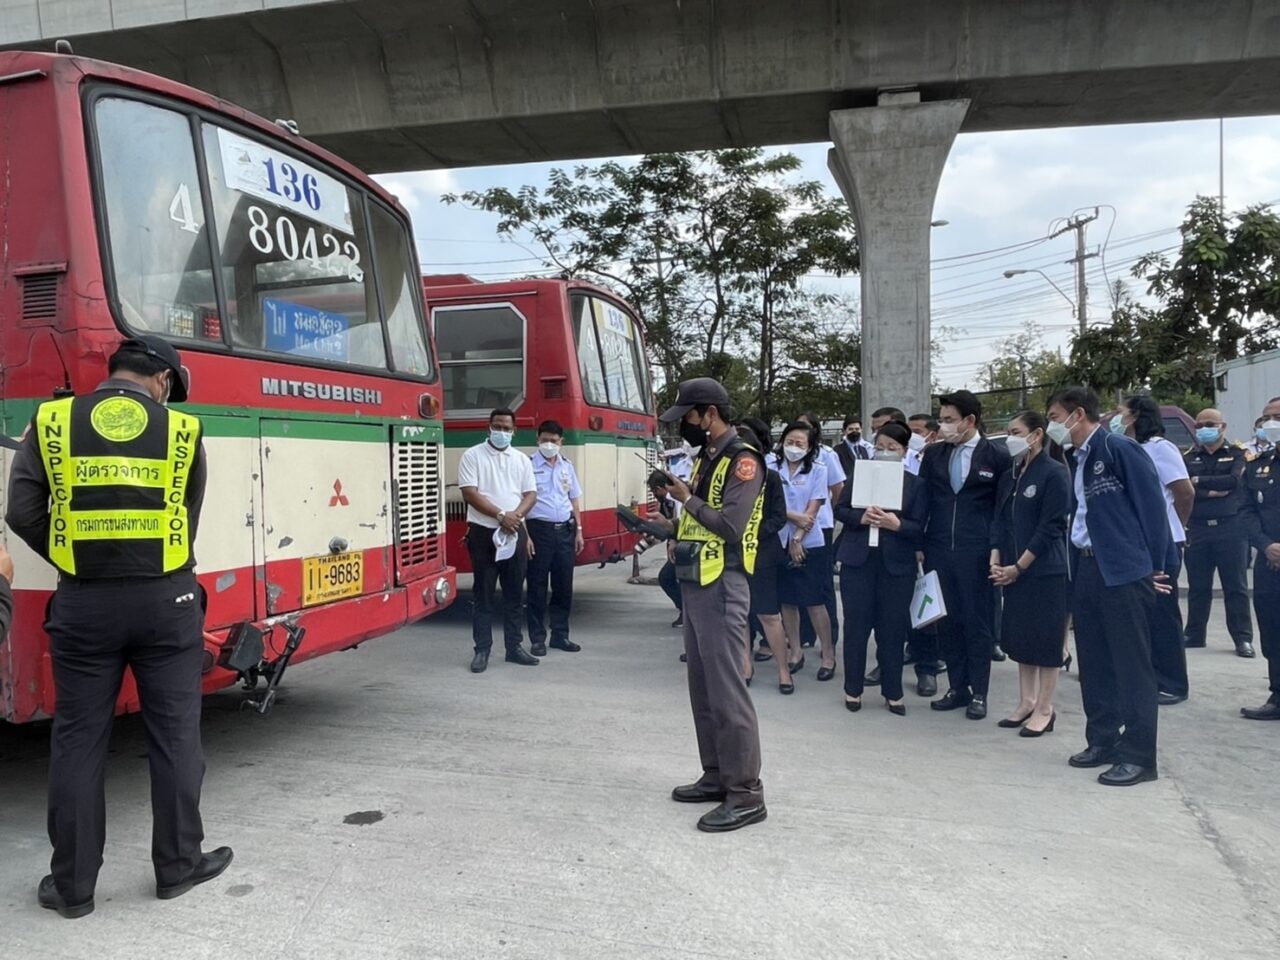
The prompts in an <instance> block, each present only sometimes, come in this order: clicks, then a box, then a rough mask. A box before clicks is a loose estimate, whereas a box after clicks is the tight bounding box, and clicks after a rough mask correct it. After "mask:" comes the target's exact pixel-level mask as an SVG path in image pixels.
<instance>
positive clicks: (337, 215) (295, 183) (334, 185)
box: [218, 128, 353, 234]
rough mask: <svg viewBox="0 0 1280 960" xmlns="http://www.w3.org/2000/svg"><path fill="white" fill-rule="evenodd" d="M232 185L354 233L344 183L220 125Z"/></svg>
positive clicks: (221, 149) (225, 165)
mask: <svg viewBox="0 0 1280 960" xmlns="http://www.w3.org/2000/svg"><path fill="white" fill-rule="evenodd" d="M218 147H219V152H220V153H221V154H222V176H223V179H224V180H225V181H226V184H227V186H228V187H230V188H231V189H232V190H239V191H240V192H241V193H247V194H250V195H252V196H255V197H258V198H259V199H262V200H265V201H267V202H268V203H270V204H273V205H274V206H277V207H282V208H284V209H286V210H292V211H295V212H297V213H300V214H301V215H302V216H304V217H307V218H309V219H311V220H318V221H319V222H320V223H323V224H327V225H328V226H330V227H333V228H334V229H335V230H341V231H342V232H343V233H347V234H350V233H352V232H353V231H352V229H351V205H350V204H349V203H348V201H347V190H346V187H344V186H343V185H342V184H341V183H339V182H338V181H337V180H335V179H334V178H333V177H331V176H329V175H328V174H325V173H321V172H320V171H319V170H316V169H315V168H314V167H310V166H307V164H305V163H303V162H302V161H301V160H297V159H295V158H293V157H291V156H288V155H287V154H283V153H279V152H277V151H275V150H272V149H271V148H270V147H267V146H264V145H263V144H261V143H258V142H257V141H254V140H249V139H247V138H245V137H241V136H238V135H237V134H234V133H232V132H231V131H230V130H225V129H222V128H219V129H218Z"/></svg>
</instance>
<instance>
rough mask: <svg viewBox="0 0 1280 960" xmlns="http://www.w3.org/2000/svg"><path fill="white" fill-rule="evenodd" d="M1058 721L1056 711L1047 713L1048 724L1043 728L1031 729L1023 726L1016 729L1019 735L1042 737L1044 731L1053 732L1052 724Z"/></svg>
mask: <svg viewBox="0 0 1280 960" xmlns="http://www.w3.org/2000/svg"><path fill="white" fill-rule="evenodd" d="M1057 721H1058V711H1056V710H1055V711H1054V712H1053V713H1051V714H1049V725H1048V726H1047V727H1045V728H1044V729H1043V730H1032V729H1031V728H1030V727H1023V728H1022V729H1021V730H1019V731H1018V736H1020V737H1042V736H1044V735H1045V734H1046V733H1053V725H1054V724H1055V723H1057Z"/></svg>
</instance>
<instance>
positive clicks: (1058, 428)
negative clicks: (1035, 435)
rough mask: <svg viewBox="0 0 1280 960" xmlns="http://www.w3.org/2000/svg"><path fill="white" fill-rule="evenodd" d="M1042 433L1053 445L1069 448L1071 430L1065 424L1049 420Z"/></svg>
mask: <svg viewBox="0 0 1280 960" xmlns="http://www.w3.org/2000/svg"><path fill="white" fill-rule="evenodd" d="M1044 431H1045V433H1047V434H1048V435H1049V439H1050V440H1052V441H1053V442H1054V443H1057V444H1061V445H1062V446H1064V447H1069V446H1071V430H1070V429H1069V428H1068V427H1067V425H1066V424H1065V423H1059V422H1058V421H1056V420H1050V421H1049V425H1048V426H1046V427H1045V428H1044Z"/></svg>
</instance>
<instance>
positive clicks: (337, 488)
mask: <svg viewBox="0 0 1280 960" xmlns="http://www.w3.org/2000/svg"><path fill="white" fill-rule="evenodd" d="M329 506H331V507H349V506H351V501H350V500H348V499H347V495H346V494H345V493H343V492H342V481H341V480H335V481H333V496H332V497H330V498H329Z"/></svg>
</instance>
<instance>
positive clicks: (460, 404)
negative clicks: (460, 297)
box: [432, 304, 525, 417]
mask: <svg viewBox="0 0 1280 960" xmlns="http://www.w3.org/2000/svg"><path fill="white" fill-rule="evenodd" d="M432 327H433V328H434V330H435V335H436V350H437V352H438V353H439V357H440V374H441V380H442V382H443V384H444V405H445V411H446V416H449V417H460V416H467V415H473V416H474V415H482V414H488V413H489V411H490V410H492V409H493V408H495V407H511V408H512V409H515V408H516V407H518V406H519V405H520V402H521V401H522V400H523V399H524V354H525V318H524V316H523V315H522V314H521V313H520V312H519V311H517V310H516V309H515V308H514V307H512V306H511V305H510V304H485V305H483V306H478V307H438V308H436V309H435V310H434V311H433V312H432Z"/></svg>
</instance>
